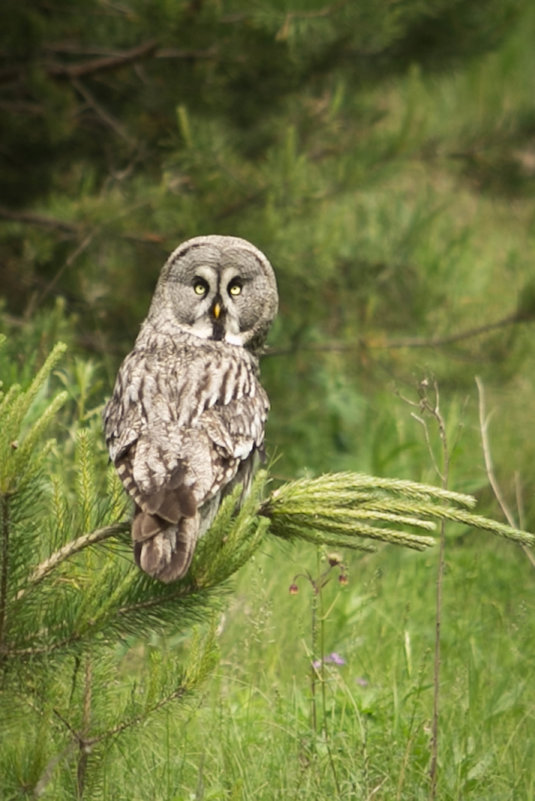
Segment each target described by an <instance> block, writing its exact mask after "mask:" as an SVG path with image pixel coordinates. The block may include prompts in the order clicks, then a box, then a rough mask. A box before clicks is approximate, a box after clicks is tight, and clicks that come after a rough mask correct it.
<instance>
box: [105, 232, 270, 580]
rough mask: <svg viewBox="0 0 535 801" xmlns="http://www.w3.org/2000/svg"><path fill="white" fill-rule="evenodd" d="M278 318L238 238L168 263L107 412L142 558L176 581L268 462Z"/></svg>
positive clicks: (194, 247)
mask: <svg viewBox="0 0 535 801" xmlns="http://www.w3.org/2000/svg"><path fill="white" fill-rule="evenodd" d="M276 310H277V288H276V282H275V276H274V273H273V270H272V268H271V265H270V264H269V262H268V261H267V259H266V257H265V256H264V255H263V254H262V253H261V252H260V251H259V250H257V249H256V248H255V247H253V245H251V244H250V243H248V242H246V241H245V240H242V239H238V238H236V237H220V236H206V237H198V238H196V239H192V240H189V241H188V242H185V243H183V244H182V245H180V246H179V247H178V248H177V249H176V250H175V251H174V253H172V254H171V256H170V258H169V260H168V261H167V263H166V264H165V266H164V268H163V270H162V273H161V276H160V279H159V281H158V285H157V287H156V290H155V293H154V297H153V300H152V303H151V307H150V309H149V314H148V317H147V319H146V320H145V322H144V323H143V325H142V327H141V330H140V333H139V336H138V338H137V340H136V343H135V346H134V349H133V350H132V352H131V353H130V354H129V355H128V356H127V357H126V359H125V360H124V362H123V364H122V365H121V367H120V369H119V373H118V375H117V380H116V383H115V387H114V391H113V395H112V398H111V400H110V401H109V403H108V404H107V406H106V409H105V412H104V425H105V433H106V441H107V444H108V449H109V453H110V457H111V459H112V461H113V463H114V464H115V467H116V469H117V472H118V474H119V476H120V478H121V480H122V482H123V485H124V487H125V489H126V491H127V492H128V493H129V495H130V496H131V497H132V499H133V501H134V504H135V510H134V518H133V522H132V539H133V543H134V556H135V559H136V562H137V564H138V565H139V566H140V567H141V568H142V569H143V570H144V571H146V572H147V573H148V574H149V575H151V576H153V577H155V578H157V579H160V580H161V581H165V582H169V581H174V580H176V579H179V578H182V577H183V576H184V575H185V574H186V572H187V571H188V569H189V566H190V564H191V560H192V557H193V553H194V550H195V546H196V543H197V540H198V538H199V537H200V536H202V534H203V533H204V532H205V531H206V530H207V529H208V528H209V526H210V525H211V523H212V521H213V519H214V517H215V514H216V513H217V510H218V508H219V505H220V503H221V500H222V499H223V497H225V495H226V494H228V493H229V492H230V491H231V490H232V489H233V488H234V487H235V486H236V484H237V483H240V484H241V485H242V486H243V489H244V492H245V491H246V490H247V488H248V486H249V484H250V481H251V478H252V475H253V471H254V468H255V466H256V463H257V461H258V457H259V456H262V454H263V443H264V426H265V422H266V418H267V413H268V410H269V402H268V398H267V395H266V393H265V391H264V390H263V388H262V386H261V385H260V382H259V379H258V355H259V350H260V349H261V347H262V345H263V343H264V340H265V336H266V334H267V331H268V328H269V325H270V323H271V321H272V319H273V317H274V316H275V314H276Z"/></svg>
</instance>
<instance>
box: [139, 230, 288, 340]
mask: <svg viewBox="0 0 535 801" xmlns="http://www.w3.org/2000/svg"><path fill="white" fill-rule="evenodd" d="M277 307H278V294H277V284H276V280H275V274H274V272H273V268H272V267H271V264H270V263H269V261H268V260H267V258H266V257H265V256H264V254H263V253H261V251H259V250H258V249H257V248H255V247H254V245H251V244H250V243H249V242H247V241H246V240H245V239H239V238H238V237H234V236H198V237H196V238H195V239H189V240H188V241H187V242H183V243H182V244H181V245H179V246H178V247H177V249H176V250H175V251H173V253H172V254H171V255H170V257H169V259H168V260H167V262H166V264H165V265H164V267H163V269H162V272H161V275H160V278H159V281H158V284H157V286H156V290H155V292H154V297H153V300H152V303H151V307H150V309H149V315H148V317H147V323H148V324H151V323H152V324H154V325H157V327H158V329H159V330H160V331H162V328H163V330H165V331H166V332H167V333H170V334H171V335H172V334H173V332H178V331H180V332H188V333H190V334H193V335H195V336H197V337H199V338H200V339H204V340H206V339H208V340H213V341H218V342H226V343H228V344H231V345H241V346H243V347H246V348H248V349H249V350H253V351H254V350H257V349H258V348H260V347H261V346H262V344H263V343H264V340H265V338H266V335H267V332H268V329H269V326H270V325H271V322H272V321H273V318H274V317H275V314H276V313H277Z"/></svg>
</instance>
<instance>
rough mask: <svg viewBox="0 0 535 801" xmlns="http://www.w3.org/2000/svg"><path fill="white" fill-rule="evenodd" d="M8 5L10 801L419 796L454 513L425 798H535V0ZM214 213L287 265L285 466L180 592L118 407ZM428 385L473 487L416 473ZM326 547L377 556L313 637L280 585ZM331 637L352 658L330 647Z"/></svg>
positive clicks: (1, 247) (1, 652) (1, 69)
mask: <svg viewBox="0 0 535 801" xmlns="http://www.w3.org/2000/svg"><path fill="white" fill-rule="evenodd" d="M0 17H1V22H2V24H1V25H0V112H1V114H2V126H1V130H0V169H1V172H2V178H3V187H2V199H1V202H0V265H1V266H0V293H1V296H2V299H1V301H0V304H1V305H0V331H1V332H2V334H0V339H2V338H3V334H7V339H5V340H4V339H2V347H1V348H0V380H1V381H2V389H3V393H4V394H3V395H2V397H1V398H0V413H1V421H0V505H1V519H0V526H1V529H0V532H1V533H0V536H1V546H0V556H1V565H0V661H1V679H0V728H1V731H0V796H2V798H4V797H5V798H6V799H8V800H9V801H12V799H13V801H14V800H15V799H22V798H36V797H42V798H45V799H47V798H49V799H54V801H58V799H61V801H63V799H70V798H73V797H79V798H81V797H83V798H87V799H109V798H118V799H119V798H123V797H124V798H128V801H137V799H139V801H141V800H142V799H143V801H144V800H145V799H146V798H149V797H154V798H159V797H161V798H166V799H169V800H170V801H171V799H182V798H186V797H195V798H199V799H201V798H206V799H208V798H241V799H243V800H244V801H248V800H249V799H252V798H254V799H255V801H258V799H265V801H271V800H272V799H273V798H274V797H277V796H276V792H278V793H279V795H280V796H281V797H282V796H283V795H284V796H288V797H293V798H303V799H305V798H306V799H307V801H310V799H311V798H326V797H331V796H332V797H337V798H338V797H340V798H344V799H345V798H347V799H350V798H355V797H358V798H363V799H364V798H376V799H379V798H384V799H391V798H392V799H393V798H395V799H400V801H401V800H404V799H407V801H409V799H410V801H414V799H415V798H418V799H422V798H426V799H428V798H429V782H428V778H427V774H428V767H429V764H428V763H429V751H430V746H429V737H428V730H429V719H430V717H431V713H430V708H431V706H432V704H431V703H430V699H429V690H428V685H429V674H430V670H429V649H430V632H431V631H432V629H433V625H434V623H433V619H432V617H431V616H430V614H429V613H430V610H432V609H433V606H434V603H435V601H434V598H433V596H432V592H433V591H434V584H435V575H434V573H433V574H432V575H430V573H429V567H430V566H431V565H433V563H434V560H435V558H436V556H435V554H436V553H437V551H438V549H436V548H431V547H430V546H431V543H432V542H433V541H434V539H435V537H434V533H433V532H434V529H433V526H438V527H439V528H441V526H442V524H443V522H444V521H448V522H449V524H451V525H448V526H447V529H446V532H447V551H446V567H447V570H446V575H445V586H444V601H443V603H444V616H445V619H444V621H443V625H442V641H443V648H444V659H443V665H442V670H443V676H444V680H443V687H442V691H441V692H442V696H441V704H442V709H441V717H440V724H441V748H440V752H439V756H440V764H439V773H438V781H439V797H443V798H461V797H463V798H467V799H468V798H474V799H477V800H478V801H480V799H495V798H498V797H499V798H500V799H504V801H507V800H508V799H510V800H511V801H513V799H516V798H519V797H522V798H530V797H532V796H533V795H534V792H535V774H534V772H533V764H535V752H534V746H533V743H535V736H533V714H532V709H533V703H534V696H533V689H532V687H531V685H530V683H529V681H527V679H526V677H529V676H530V675H532V674H533V670H534V669H535V666H534V663H533V653H534V647H535V630H534V629H533V622H532V621H533V620H535V615H533V611H534V610H533V602H532V592H531V589H532V572H530V571H531V565H532V562H529V561H528V560H526V559H525V555H524V553H527V554H530V553H531V551H530V550H525V552H522V550H521V549H518V548H515V547H512V544H511V543H507V542H503V539H504V538H505V539H507V538H508V539H511V540H514V541H515V542H516V543H520V544H521V545H524V546H531V544H532V543H533V536H532V535H530V534H529V533H526V532H524V531H523V529H527V530H531V531H533V530H535V506H534V498H533V493H532V492H531V491H530V488H531V487H532V486H533V483H534V482H535V470H534V465H535V438H533V436H532V430H533V395H534V393H535V363H534V362H535V359H534V355H535V351H534V348H533V334H532V326H533V320H534V319H535V293H534V282H533V255H532V254H533V245H534V240H533V224H532V222H533V219H534V214H535V204H534V186H535V184H534V175H535V172H534V166H533V164H534V161H533V158H534V157H533V132H534V120H535V106H534V96H533V89H532V86H531V82H530V80H529V76H530V75H532V74H533V72H534V70H535V55H534V54H535V50H534V48H533V41H534V35H535V11H534V7H533V4H532V3H531V2H530V1H529V0H505V1H504V0H455V2H451V1H450V0H430V2H426V3H420V2H418V1H417V0H403V2H397V3H392V2H389V1H388V0H374V2H372V1H371V0H358V2H344V0H341V2H336V1H335V2H332V3H326V2H323V1H322V0H292V2H288V1H287V0H268V1H267V2H262V3H245V2H243V0H223V2H215V1H213V0H191V2H189V0H188V1H186V0H184V2H182V0H180V1H177V2H168V0H153V1H151V2H146V0H122V2H120V3H116V2H110V1H109V0H85V2H84V3H81V2H78V0H74V2H73V0H54V2H53V3H50V2H49V0H34V1H33V2H32V3H24V2H23V3H20V2H14V0H4V2H3V3H2V6H1V8H0ZM527 76H528V77H527ZM215 232H217V233H223V234H234V235H238V236H243V237H245V238H247V239H250V240H251V241H252V242H254V243H255V244H256V245H258V246H259V247H260V248H261V249H262V250H264V251H265V252H266V254H267V255H268V256H269V258H270V260H271V262H272V263H273V264H274V266H275V269H276V272H277V277H278V281H279V289H280V295H281V313H280V317H279V320H278V321H277V324H276V326H275V329H274V331H273V335H272V338H271V341H270V348H269V349H268V352H267V353H266V356H265V358H264V360H263V364H262V373H263V379H262V380H263V384H264V385H265V386H266V388H267V390H268V394H269V396H270V399H271V402H272V410H271V415H270V419H269V430H268V447H269V448H270V451H271V453H273V452H274V457H275V458H274V459H273V463H272V466H271V468H270V470H269V472H268V473H261V474H260V475H259V476H258V478H257V481H256V483H255V485H254V488H253V491H252V493H251V495H250V496H249V498H248V500H247V503H246V504H245V505H244V506H243V507H242V509H241V510H240V511H239V512H238V513H237V514H236V511H235V503H234V500H235V499H233V498H230V499H227V501H226V503H225V505H224V507H223V508H222V510H221V513H220V515H219V517H218V518H217V520H216V522H215V524H214V526H213V527H212V529H211V530H210V532H209V533H208V534H207V535H206V537H205V538H203V540H202V541H201V543H200V544H199V548H198V553H197V555H196V559H195V562H194V564H193V567H192V571H191V573H190V574H189V576H188V577H186V579H185V580H184V581H183V582H180V583H179V584H177V585H174V586H173V585H172V586H170V587H164V586H163V585H159V584H157V583H155V582H152V581H150V580H149V579H147V578H146V577H144V576H143V575H141V574H140V573H139V571H137V569H136V568H135V567H134V565H133V563H132V557H131V549H130V542H129V533H128V529H129V524H128V509H127V506H126V500H125V497H124V494H123V492H122V490H121V488H120V486H119V483H118V481H117V479H116V476H115V473H114V471H113V470H112V469H111V468H109V467H108V466H107V456H106V453H105V450H104V444H103V442H102V433H101V422H100V413H101V408H102V404H103V403H104V400H105V398H106V397H107V396H108V395H109V392H110V389H111V386H112V381H113V376H114V375H115V372H116V369H117V366H118V363H119V361H120V360H121V359H122V358H123V356H124V354H125V353H126V352H127V350H128V349H129V348H130V347H131V343H132V341H133V339H134V337H135V335H136V333H137V330H138V326H139V322H140V320H141V319H142V318H143V316H144V314H145V313H146V310H147V307H148V301H149V297H150V295H151V293H152V290H153V287H154V283H155V280H156V276H157V274H158V272H159V270H160V267H161V264H162V262H163V261H164V259H165V258H166V256H167V254H168V253H169V252H170V251H171V250H172V249H173V248H174V247H175V246H176V245H177V244H178V242H180V241H181V240H183V239H185V238H187V237H190V236H194V235H197V234H205V233H215ZM58 342H65V343H66V344H67V346H68V349H67V352H68V354H69V355H68V357H65V356H64V353H65V349H64V346H62V345H56V343H58ZM476 374H477V375H479V376H480V378H481V381H482V382H483V384H484V386H485V388H486V392H487V401H488V407H489V409H491V411H492V410H494V416H492V417H491V415H489V417H488V419H486V420H485V425H487V422H489V421H490V423H491V425H490V439H491V444H492V452H493V456H494V462H495V465H496V473H497V476H496V479H497V481H498V484H501V486H502V487H503V490H504V494H505V495H506V496H507V498H508V499H509V506H510V507H512V506H513V505H516V513H515V514H516V518H517V520H515V519H509V518H508V525H504V524H501V523H498V522H497V521H494V520H493V519H492V518H494V517H498V516H500V513H499V512H498V511H497V507H496V502H495V498H494V494H493V493H491V492H490V491H489V488H488V480H487V475H486V474H485V470H484V467H483V459H482V455H481V442H480V434H481V432H480V420H479V416H478V409H477V402H476V397H477V396H476V392H475V386H474V377H475V376H476ZM423 376H429V377H430V378H431V379H432V378H436V380H437V383H438V385H439V386H440V388H441V391H442V396H443V398H444V399H445V401H444V407H445V408H446V409H447V410H448V411H447V415H446V419H445V421H444V424H445V427H446V428H447V432H448V437H449V442H450V444H451V459H450V466H449V476H450V482H449V486H450V487H455V488H456V489H460V490H461V491H462V492H450V491H443V490H442V489H438V488H436V487H433V486H431V485H432V484H433V483H434V482H435V481H436V480H437V470H436V467H437V464H439V463H440V442H438V443H437V442H436V441H435V440H434V439H433V437H429V435H428V433H427V434H426V435H425V436H424V437H422V436H421V434H422V431H421V427H420V426H418V425H414V424H413V421H412V419H411V414H410V410H411V409H413V410H414V409H415V407H416V408H418V404H419V403H420V402H421V398H422V395H421V386H422V384H421V383H420V382H422V377H423ZM404 396H407V397H409V400H410V405H409V406H407V403H406V401H405V398H404ZM411 399H414V400H411ZM417 419H418V418H417ZM386 476H388V477H389V478H385V477H386ZM392 476H396V477H398V478H392ZM420 482H421V483H420ZM474 497H476V498H477V502H478V511H479V510H481V514H476V513H475V511H474V508H473V498H474ZM511 498H513V499H514V502H515V503H513V502H511V501H510V499H511ZM502 508H503V507H502ZM474 529H482V530H483V532H485V531H487V530H490V531H492V532H493V533H495V534H497V535H498V538H497V539H495V540H493V539H492V538H490V537H486V536H484V534H483V535H478V534H476V532H475V531H474ZM298 540H301V541H303V542H302V545H301V547H300V546H299V543H298V542H297V541H298ZM288 541H291V542H292V546H291V548H290V546H289V545H287V544H286V543H287V542H288ZM392 543H394V544H395V543H397V544H398V545H401V546H408V548H407V547H401V548H391V547H388V548H383V547H381V546H382V544H392ZM311 545H313V546H314V547H311ZM316 546H317V547H316ZM324 546H327V547H328V548H329V550H330V549H331V548H343V549H344V555H343V564H344V569H347V573H344V575H345V576H349V577H350V578H351V577H352V576H354V575H355V574H358V577H359V578H358V584H353V583H352V582H351V586H350V588H349V589H350V590H351V592H346V590H343V592H344V593H346V594H345V596H344V597H341V596H335V595H334V589H335V587H336V582H333V583H332V584H330V585H329V587H328V588H327V589H326V590H325V593H326V596H327V599H326V601H325V608H324V609H323V612H324V614H322V613H321V602H322V599H321V597H316V596H313V597H314V600H313V604H317V608H316V613H317V614H318V615H319V617H320V618H321V626H323V627H324V628H325V632H323V633H324V634H325V651H324V652H323V651H322V652H316V650H315V648H314V647H313V646H310V648H309V647H308V645H307V644H306V640H307V633H306V632H307V631H308V622H306V621H308V617H307V615H309V611H310V610H308V609H307V607H306V603H307V602H306V593H304V592H300V593H299V594H298V596H297V598H295V597H292V598H291V599H290V598H289V597H288V593H287V588H288V584H289V583H290V579H291V576H292V575H294V574H297V573H299V574H300V575H305V576H308V577H309V578H310V577H311V576H312V577H315V576H316V575H318V576H320V577H321V576H323V573H324V571H323V568H322V567H320V568H318V567H317V563H319V562H321V561H322V558H323V557H322V554H323V555H324ZM414 547H416V548H417V549H418V548H424V549H426V550H425V551H424V553H423V554H418V553H416V554H415V553H410V552H409V549H410V548H414ZM374 549H376V550H377V551H378V552H377V553H376V554H374V553H372V552H371V551H372V550H374ZM358 550H363V551H364V554H359V553H358ZM354 551H357V553H354ZM341 558H342V557H341ZM238 569H240V572H239V574H237V573H236V571H238ZM231 577H234V580H233V581H232V583H230V582H229V579H230V578H231ZM314 580H316V579H314ZM319 584H321V581H319ZM319 584H318V583H317V585H316V586H319ZM231 588H232V593H231V592H230V589H231ZM346 589H347V588H346ZM331 591H332V593H331ZM329 593H331V594H329ZM223 610H227V612H226V617H224V612H223ZM303 620H304V621H305V623H303ZM223 621H225V622H224V623H223ZM316 622H317V623H318V625H319V622H318V620H317V621H316ZM303 627H305V631H304V628H303ZM192 631H193V633H192ZM221 631H222V633H221ZM303 643H305V645H303ZM219 649H221V651H222V653H223V662H222V663H221V669H220V670H219V671H217V670H216V671H214V666H215V664H216V662H217V659H218V651H219ZM338 651H340V652H343V653H344V654H345V655H346V658H347V662H348V671H349V667H350V666H351V670H352V673H351V678H349V675H347V676H346V677H344V675H343V669H340V670H338V668H337V665H335V664H333V663H332V662H328V661H327V663H325V661H322V660H323V659H324V657H325V655H326V654H329V653H330V652H334V653H338ZM299 654H302V657H300V656H299ZM318 659H319V660H320V662H321V669H320V673H314V674H313V675H314V677H315V679H314V680H315V681H316V682H317V688H318V691H321V692H320V694H321V693H323V694H324V707H323V712H322V715H323V718H324V719H325V721H326V722H325V727H326V728H325V729H324V730H322V731H320V728H321V726H320V725H318V729H317V730H316V729H315V728H314V727H311V726H310V720H309V708H310V694H311V686H310V684H309V683H308V677H309V675H310V671H311V663H312V662H315V661H317V660H318ZM313 670H316V671H317V670H318V669H317V668H314V669H313ZM208 675H210V677H211V678H210V682H205V683H204V684H203V681H204V679H205V678H206V677H207V676H208ZM303 675H305V676H306V678H305V681H304V682H303ZM355 677H356V679H355ZM303 685H304V686H303ZM200 687H204V690H203V692H204V695H203V702H202V703H201V702H200V701H199V698H200V695H199V688H200ZM315 702H317V705H318V709H319V706H320V704H319V698H317V699H315ZM193 704H195V705H196V706H195V714H192V709H193V708H194V707H193V706H192V705H193ZM318 714H319V712H318ZM322 725H323V724H322ZM327 730H329V731H330V732H331V738H332V739H331V742H330V745H331V753H330V761H329V753H328V750H329V741H328V740H327V741H326V740H325V738H324V737H323V734H324V733H325V731H327ZM289 756H290V758H289ZM333 765H334V770H333ZM126 777H127V778H126ZM273 788H276V791H275V790H274V789H273ZM440 793H441V794H442V795H440Z"/></svg>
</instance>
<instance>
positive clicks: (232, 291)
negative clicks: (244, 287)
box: [228, 281, 241, 297]
mask: <svg viewBox="0 0 535 801" xmlns="http://www.w3.org/2000/svg"><path fill="white" fill-rule="evenodd" d="M240 292H241V283H240V282H239V281H233V282H232V283H231V284H230V286H229V288H228V293H229V295H232V296H233V297H236V296H237V295H239V294H240Z"/></svg>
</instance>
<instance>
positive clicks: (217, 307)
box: [212, 300, 221, 320]
mask: <svg viewBox="0 0 535 801" xmlns="http://www.w3.org/2000/svg"><path fill="white" fill-rule="evenodd" d="M212 314H213V315H214V318H215V319H216V320H219V317H220V316H221V304H220V303H218V301H217V300H216V302H215V303H214V305H213V306H212Z"/></svg>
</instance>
